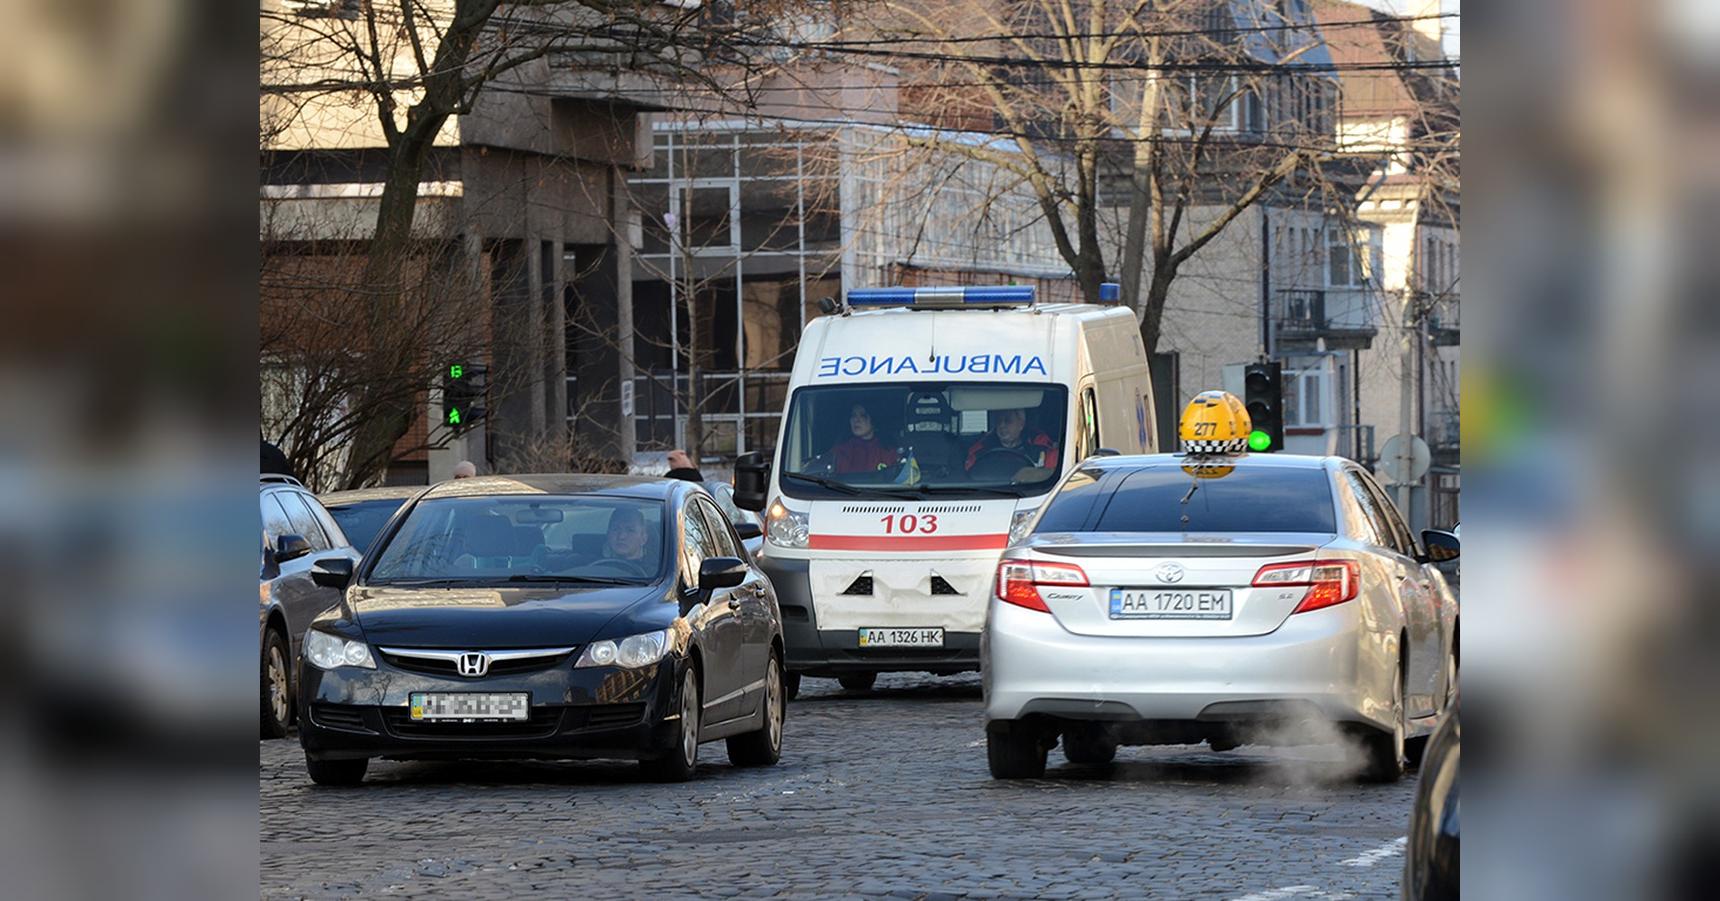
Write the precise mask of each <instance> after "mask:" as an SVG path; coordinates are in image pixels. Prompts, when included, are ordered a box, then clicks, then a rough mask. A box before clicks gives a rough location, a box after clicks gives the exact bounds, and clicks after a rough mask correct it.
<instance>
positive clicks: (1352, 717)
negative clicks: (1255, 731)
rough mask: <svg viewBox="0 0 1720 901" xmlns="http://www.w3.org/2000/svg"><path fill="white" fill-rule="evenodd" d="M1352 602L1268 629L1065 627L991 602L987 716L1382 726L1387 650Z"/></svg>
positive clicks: (1387, 691) (1387, 697)
mask: <svg viewBox="0 0 1720 901" xmlns="http://www.w3.org/2000/svg"><path fill="white" fill-rule="evenodd" d="M1358 611H1359V606H1358V605H1356V604H1341V605H1338V606H1336V607H1329V608H1326V609H1324V610H1316V611H1313V612H1310V613H1300V614H1296V615H1294V616H1292V617H1290V618H1289V619H1288V620H1287V621H1286V622H1285V623H1284V624H1283V625H1282V626H1280V627H1279V628H1278V629H1277V630H1276V631H1274V632H1272V633H1270V634H1267V635H1255V636H1247V637H1224V638H1123V637H1110V636H1105V637H1094V636H1086V635H1075V634H1072V633H1070V632H1069V631H1067V630H1065V629H1064V628H1063V627H1062V626H1061V625H1059V624H1058V622H1057V620H1056V618H1054V617H1053V616H1051V615H1050V614H1047V613H1039V612H1036V611H1032V610H1025V609H1023V608H1020V607H1016V606H1013V605H1009V604H1003V603H994V604H992V607H991V618H990V620H989V621H988V624H987V629H986V632H985V647H984V649H983V657H984V669H983V672H984V674H985V675H984V679H983V682H984V688H985V716H986V719H987V720H988V721H995V720H1016V719H1022V718H1026V717H1031V716H1035V715H1038V716H1043V717H1048V718H1054V719H1067V720H1095V721H1117V722H1129V721H1151V722H1156V723H1210V724H1225V725H1230V726H1248V725H1267V724H1273V723H1278V722H1282V721H1285V720H1303V719H1323V720H1327V721H1331V722H1341V723H1364V724H1369V725H1373V726H1376V727H1379V728H1390V723H1391V721H1392V720H1391V714H1390V709H1391V682H1390V680H1391V679H1392V678H1394V676H1393V675H1392V673H1393V672H1395V670H1394V669H1393V668H1392V667H1391V666H1390V664H1389V662H1388V658H1389V654H1385V653H1374V652H1373V650H1372V649H1371V645H1372V643H1373V642H1374V641H1375V639H1374V637H1373V633H1371V632H1368V631H1366V630H1365V629H1364V628H1363V626H1362V623H1361V619H1360V614H1359V612H1358Z"/></svg>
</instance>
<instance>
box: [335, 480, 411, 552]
mask: <svg viewBox="0 0 1720 901" xmlns="http://www.w3.org/2000/svg"><path fill="white" fill-rule="evenodd" d="M423 490H424V486H423V485H390V486H387V487H383V488H359V489H355V490H353V491H333V492H330V493H328V494H323V495H318V496H317V500H319V501H322V505H323V506H324V507H325V508H327V509H328V512H329V515H330V516H333V517H334V521H335V522H337V523H340V530H341V531H342V532H345V533H346V537H347V539H348V540H349V541H351V542H352V546H353V547H355V548H358V549H359V551H360V552H362V551H363V550H364V549H365V548H367V547H370V543H371V542H372V541H374V540H375V539H376V536H377V535H378V534H379V533H381V531H382V527H383V526H386V525H388V519H389V517H391V516H393V515H394V514H395V512H396V511H398V510H399V509H400V508H401V507H402V506H404V505H405V504H406V502H407V501H408V500H411V499H412V496H413V495H415V494H418V493H419V492H422V491H423Z"/></svg>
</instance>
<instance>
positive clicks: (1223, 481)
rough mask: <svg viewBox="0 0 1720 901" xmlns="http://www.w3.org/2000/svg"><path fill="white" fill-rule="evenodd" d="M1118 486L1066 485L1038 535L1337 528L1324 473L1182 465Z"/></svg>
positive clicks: (1134, 476)
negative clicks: (1208, 472)
mask: <svg viewBox="0 0 1720 901" xmlns="http://www.w3.org/2000/svg"><path fill="white" fill-rule="evenodd" d="M1071 481H1072V482H1073V480H1071ZM1113 484H1115V485H1116V488H1115V490H1112V491H1110V496H1109V497H1096V496H1095V495H1096V494H1097V486H1096V485H1094V484H1088V485H1083V486H1079V487H1076V486H1074V485H1071V486H1066V488H1065V490H1064V491H1063V492H1060V493H1059V494H1058V496H1057V497H1056V499H1054V500H1053V501H1052V502H1051V507H1050V508H1049V509H1047V510H1046V511H1045V515H1044V516H1043V517H1041V519H1040V523H1039V526H1038V528H1037V529H1036V531H1040V532H1185V531H1186V532H1328V533H1329V532H1335V531H1337V521H1336V517H1335V514H1334V513H1333V506H1332V487H1331V480H1330V479H1329V478H1328V477H1327V475H1326V472H1325V471H1324V470H1321V469H1302V468H1290V467H1280V466H1260V467H1242V468H1238V469H1235V470H1233V471H1231V472H1230V473H1229V474H1227V475H1224V476H1222V477H1218V478H1201V479H1197V478H1195V477H1193V476H1191V475H1189V474H1188V473H1187V472H1185V471H1184V470H1183V469H1182V467H1180V466H1155V467H1151V468H1147V469H1141V470H1137V471H1135V472H1132V473H1129V474H1128V475H1126V476H1123V478H1122V480H1121V481H1120V482H1116V483H1113ZM1071 487H1076V490H1074V491H1070V490H1068V489H1069V488H1071ZM1191 489H1192V493H1191ZM1185 499H1186V502H1185ZM1095 510H1097V511H1098V514H1097V516H1095V515H1094V511H1095ZM1184 516H1187V517H1188V521H1187V522H1184V521H1183V517H1184Z"/></svg>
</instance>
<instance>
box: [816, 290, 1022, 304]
mask: <svg viewBox="0 0 1720 901" xmlns="http://www.w3.org/2000/svg"><path fill="white" fill-rule="evenodd" d="M1034 297H1035V294H1034V289H1033V286H1032V285H984V286H972V287H966V288H855V289H854V290H852V291H849V292H848V305H849V306H853V307H893V306H902V305H907V306H921V307H928V306H964V305H972V306H1015V305H1018V304H1020V305H1026V304H1031V303H1033V301H1034Z"/></svg>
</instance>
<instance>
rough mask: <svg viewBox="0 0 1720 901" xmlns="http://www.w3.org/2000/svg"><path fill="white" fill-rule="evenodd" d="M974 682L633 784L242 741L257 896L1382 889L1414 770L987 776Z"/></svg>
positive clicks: (1158, 765)
mask: <svg viewBox="0 0 1720 901" xmlns="http://www.w3.org/2000/svg"><path fill="white" fill-rule="evenodd" d="M982 736H983V732H982V728H981V722H980V704H979V682H978V678H977V676H965V677H950V678H942V679H940V678H934V677H926V676H913V675H898V676H885V677H883V678H881V679H880V680H879V682H878V687H877V688H876V689H875V690H873V691H871V692H866V693H853V692H844V691H843V690H842V689H841V688H840V687H839V686H837V684H836V683H835V682H833V681H829V680H823V679H808V680H806V683H805V686H804V687H803V689H802V693H801V697H800V699H799V700H798V701H796V702H794V703H792V704H790V705H789V719H788V723H787V728H786V733H785V737H784V750H783V759H782V762H781V763H780V764H779V765H778V766H776V767H774V768H768V769H763V770H738V769H731V768H730V767H729V765H728V762H727V759H726V757H725V755H724V751H723V744H722V742H716V743H713V744H709V745H705V746H704V747H702V748H701V749H700V756H701V764H700V767H699V775H698V777H697V778H696V779H695V780H694V781H693V782H690V783H686V784H681V785H659V784H654V783H650V782H645V781H643V780H642V779H640V777H639V776H638V775H637V774H636V770H635V768H634V766H633V765H632V764H628V763H622V762H616V763H603V762H599V763H565V764H563V763H555V764H551V763H506V764H504V763H488V762H458V763H393V762H383V761H373V762H372V763H371V768H370V775H369V777H368V778H367V779H366V781H365V784H364V785H363V786H362V787H361V788H357V789H347V790H339V789H335V790H330V789H317V788H315V787H313V786H312V785H311V783H310V780H309V779H308V778H307V777H306V776H305V772H304V761H303V756H302V755H301V753H300V751H299V747H298V741H297V739H296V737H295V738H288V739H284V740H279V741H268V742H263V743H262V751H261V768H262V772H261V787H260V791H261V799H260V804H261V840H262V848H261V858H262V867H261V878H262V884H261V894H262V895H263V896H264V897H266V898H300V897H303V898H336V897H350V896H358V895H366V896H382V897H430V896H434V897H446V898H480V897H502V896H524V895H527V894H528V893H529V894H534V895H537V896H540V897H547V898H582V899H586V898H589V899H608V898H633V897H682V896H688V895H705V896H715V897H738V898H763V897H772V896H784V897H830V896H855V897H863V896H869V897H880V896H894V897H904V898H953V897H964V896H965V897H970V898H983V897H1044V898H1116V897H1126V898H1140V897H1153V898H1189V897H1201V898H1207V897H1210V898H1228V899H1235V898H1246V899H1248V901H1267V899H1281V898H1282V899H1300V898H1352V897H1355V898H1381V897H1389V898H1395V897H1397V891H1398V888H1397V887H1398V882H1399V874H1400V872H1401V869H1402V865H1403V857H1402V843H1401V840H1400V839H1401V836H1403V834H1404V830H1405V827H1406V825H1407V823H1408V821H1409V811H1410V803H1411V797H1412V794H1413V787H1414V782H1413V775H1412V777H1410V778H1406V779H1405V780H1404V781H1403V782H1401V783H1399V784H1397V785H1391V786H1366V785H1356V784H1353V783H1351V782H1349V781H1347V780H1346V779H1345V775H1346V772H1347V766H1346V765H1345V764H1344V763H1343V757H1342V754H1341V752H1339V751H1337V750H1334V749H1326V748H1293V749H1262V748H1253V747H1245V748H1242V749H1239V750H1236V751H1231V752H1228V753H1223V754H1217V753H1211V752H1209V751H1207V750H1206V748H1205V747H1204V746H1189V747H1157V748H1124V749H1122V750H1121V751H1120V752H1119V754H1118V760H1119V763H1118V765H1117V766H1115V767H1113V768H1111V769H1110V770H1108V771H1103V772H1101V771H1094V770H1087V769H1083V768H1080V767H1076V766H1073V765H1070V764H1068V763H1066V762H1065V761H1064V760H1063V758H1062V754H1061V752H1060V751H1057V750H1054V751H1052V752H1051V766H1050V768H1049V769H1048V770H1047V773H1046V778H1045V779H1042V780H1035V781H1027V782H1014V783H1005V782H994V781H992V780H991V779H990V777H989V776H988V774H987V772H986V763H985V748H984V745H983V742H982Z"/></svg>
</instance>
